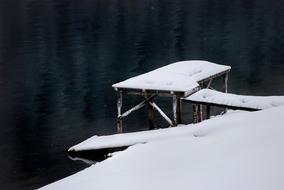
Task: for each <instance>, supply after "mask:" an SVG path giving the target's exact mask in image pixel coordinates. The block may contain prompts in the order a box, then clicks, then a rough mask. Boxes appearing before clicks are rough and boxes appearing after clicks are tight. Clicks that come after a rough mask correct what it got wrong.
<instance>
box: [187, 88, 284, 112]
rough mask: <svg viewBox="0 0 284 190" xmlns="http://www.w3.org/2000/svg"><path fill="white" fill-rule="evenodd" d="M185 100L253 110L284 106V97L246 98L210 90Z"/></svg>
mask: <svg viewBox="0 0 284 190" xmlns="http://www.w3.org/2000/svg"><path fill="white" fill-rule="evenodd" d="M185 100H189V101H196V102H205V103H213V104H221V105H227V106H234V107H245V108H252V109H267V108H271V107H277V106H281V105H284V96H244V95H236V94H229V93H223V92H218V91H215V90H210V89H203V90H200V91H198V92H196V93H194V94H192V95H191V96H188V97H187V98H185Z"/></svg>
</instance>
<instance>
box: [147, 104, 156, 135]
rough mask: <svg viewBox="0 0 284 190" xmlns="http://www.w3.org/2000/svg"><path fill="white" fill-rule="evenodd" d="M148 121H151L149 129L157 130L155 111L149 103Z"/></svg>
mask: <svg viewBox="0 0 284 190" xmlns="http://www.w3.org/2000/svg"><path fill="white" fill-rule="evenodd" d="M148 120H149V129H150V130H151V129H154V128H155V121H154V120H155V111H154V108H153V106H152V105H151V104H150V102H148Z"/></svg>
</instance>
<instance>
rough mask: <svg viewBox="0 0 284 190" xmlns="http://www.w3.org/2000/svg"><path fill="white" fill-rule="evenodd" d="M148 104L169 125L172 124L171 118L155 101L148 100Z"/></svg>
mask: <svg viewBox="0 0 284 190" xmlns="http://www.w3.org/2000/svg"><path fill="white" fill-rule="evenodd" d="M149 104H150V105H151V106H153V108H154V109H155V110H157V111H158V112H159V113H160V115H161V116H162V117H163V118H164V119H165V120H166V121H167V122H168V123H169V124H170V126H174V125H173V122H172V120H171V119H170V118H169V117H168V116H167V115H166V114H165V113H164V112H163V111H162V110H161V108H159V106H158V105H157V104H156V103H155V102H149Z"/></svg>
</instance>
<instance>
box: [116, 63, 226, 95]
mask: <svg viewBox="0 0 284 190" xmlns="http://www.w3.org/2000/svg"><path fill="white" fill-rule="evenodd" d="M230 68H231V67H230V66H225V65H218V64H215V63H211V62H208V61H201V60H191V61H180V62H176V63H172V64H170V65H167V66H164V67H161V68H158V69H156V70H153V71H150V72H148V73H145V74H142V75H138V76H136V77H133V78H130V79H128V80H125V81H122V82H119V83H116V84H114V85H112V87H114V88H128V89H141V90H159V91H178V92H188V91H192V90H193V89H195V88H197V87H198V86H199V85H198V81H201V80H203V79H206V78H208V77H210V76H213V75H216V74H218V73H222V72H224V71H227V70H230Z"/></svg>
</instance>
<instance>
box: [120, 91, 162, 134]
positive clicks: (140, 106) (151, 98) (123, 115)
mask: <svg viewBox="0 0 284 190" xmlns="http://www.w3.org/2000/svg"><path fill="white" fill-rule="evenodd" d="M156 96H157V94H153V95H151V96H149V97H147V98H146V99H144V100H143V101H142V102H140V103H139V104H137V105H136V106H134V107H132V108H130V109H129V110H127V111H126V112H124V113H123V114H121V107H122V92H120V93H118V99H117V110H118V112H117V113H118V116H117V132H118V133H122V119H123V118H124V117H126V116H128V115H129V114H131V113H132V112H134V111H137V110H139V109H140V108H142V107H143V106H145V105H146V104H147V103H148V102H149V101H151V100H153V99H154V98H155V97H156ZM151 122H152V121H151Z"/></svg>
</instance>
